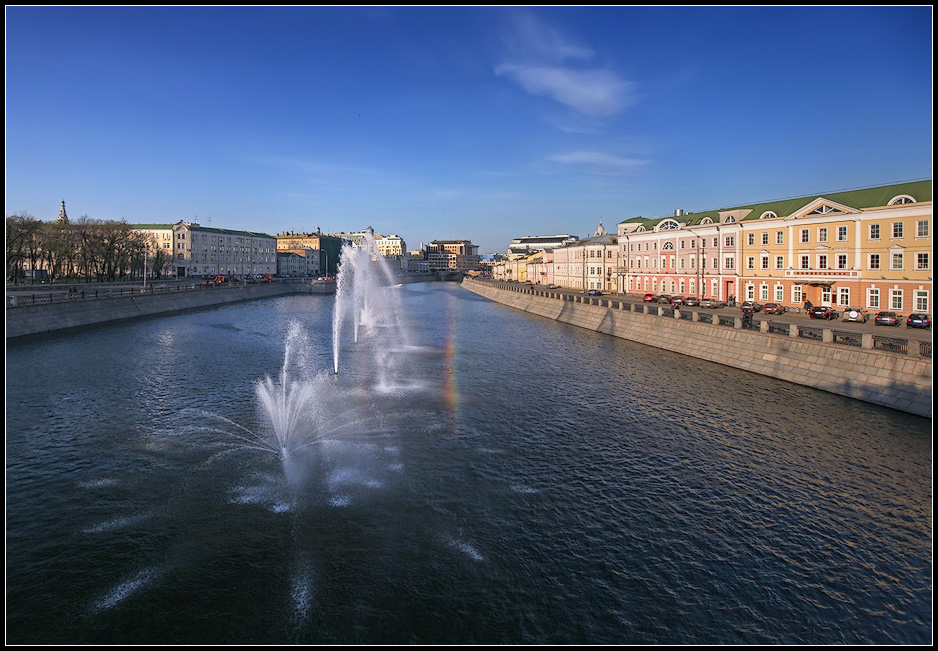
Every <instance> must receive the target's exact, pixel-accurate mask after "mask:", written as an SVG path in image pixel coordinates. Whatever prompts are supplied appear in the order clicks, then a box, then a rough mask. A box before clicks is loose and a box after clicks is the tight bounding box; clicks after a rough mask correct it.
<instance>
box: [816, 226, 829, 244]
mask: <svg viewBox="0 0 938 651" xmlns="http://www.w3.org/2000/svg"><path fill="white" fill-rule="evenodd" d="M817 241H818V242H826V241H827V229H826V228H819V229H817Z"/></svg>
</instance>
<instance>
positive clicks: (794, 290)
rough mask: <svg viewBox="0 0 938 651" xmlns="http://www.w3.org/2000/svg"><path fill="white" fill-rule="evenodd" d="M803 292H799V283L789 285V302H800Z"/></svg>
mask: <svg viewBox="0 0 938 651" xmlns="http://www.w3.org/2000/svg"><path fill="white" fill-rule="evenodd" d="M802 297H803V294H802V292H801V285H792V286H791V302H792V303H801V301H802Z"/></svg>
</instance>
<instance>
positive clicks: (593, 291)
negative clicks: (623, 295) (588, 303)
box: [586, 289, 603, 296]
mask: <svg viewBox="0 0 938 651" xmlns="http://www.w3.org/2000/svg"><path fill="white" fill-rule="evenodd" d="M586 293H587V294H589V295H590V296H602V295H603V293H602V292H601V291H599V290H598V289H591V290H589V291H588V292H586Z"/></svg>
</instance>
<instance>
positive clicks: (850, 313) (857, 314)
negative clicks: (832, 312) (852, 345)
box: [840, 307, 870, 323]
mask: <svg viewBox="0 0 938 651" xmlns="http://www.w3.org/2000/svg"><path fill="white" fill-rule="evenodd" d="M840 319H841V321H853V322H855V323H866V322H867V321H869V319H870V315H869V314H867V312H866V310H864V309H863V308H862V307H845V308H844V311H843V315H841V317H840Z"/></svg>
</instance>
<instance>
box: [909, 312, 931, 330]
mask: <svg viewBox="0 0 938 651" xmlns="http://www.w3.org/2000/svg"><path fill="white" fill-rule="evenodd" d="M905 327H906V328H925V329H926V330H931V314H910V315H909V318H908V319H907V320H906V322H905Z"/></svg>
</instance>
